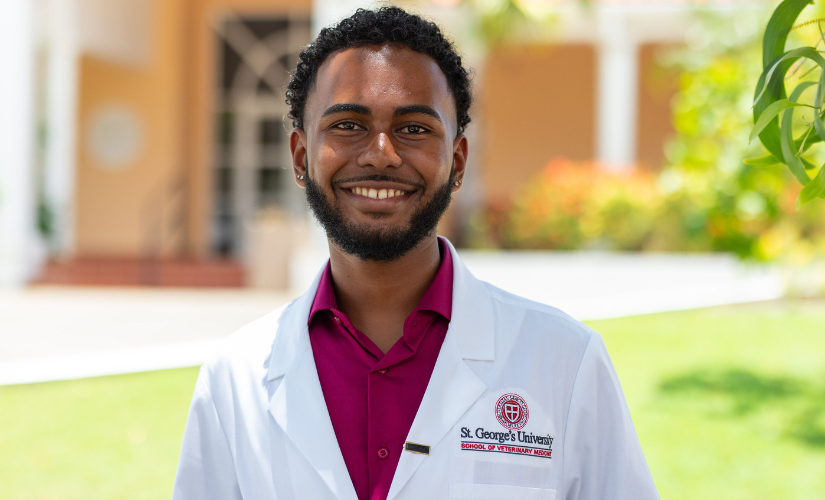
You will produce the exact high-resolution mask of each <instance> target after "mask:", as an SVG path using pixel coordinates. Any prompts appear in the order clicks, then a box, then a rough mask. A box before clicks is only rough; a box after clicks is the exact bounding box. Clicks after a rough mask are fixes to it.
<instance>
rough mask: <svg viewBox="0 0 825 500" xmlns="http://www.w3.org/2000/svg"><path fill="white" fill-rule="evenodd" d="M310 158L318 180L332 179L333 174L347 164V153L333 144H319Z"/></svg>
mask: <svg viewBox="0 0 825 500" xmlns="http://www.w3.org/2000/svg"><path fill="white" fill-rule="evenodd" d="M310 158H311V161H312V165H313V168H314V170H315V171H314V172H313V173H314V174H315V176H316V177H318V178H320V179H326V180H328V179H332V177H333V176H334V175H335V173H336V172H337V171H338V170H339V169H340V168H341V167H343V166H344V165H346V164H347V159H348V158H349V154H348V152H347V151H346V150H345V149H344V148H340V147H336V146H335V145H333V144H321V146H320V147H319V148H317V150H316V151H314V152H313V153H310Z"/></svg>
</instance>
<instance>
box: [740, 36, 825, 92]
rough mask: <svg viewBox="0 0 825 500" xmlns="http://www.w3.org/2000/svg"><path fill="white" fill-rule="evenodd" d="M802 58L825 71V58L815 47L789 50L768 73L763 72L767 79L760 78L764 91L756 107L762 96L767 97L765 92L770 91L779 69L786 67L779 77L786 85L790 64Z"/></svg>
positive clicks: (768, 69)
mask: <svg viewBox="0 0 825 500" xmlns="http://www.w3.org/2000/svg"><path fill="white" fill-rule="evenodd" d="M802 57H804V58H807V59H810V60H812V61H813V62H815V63H817V64H818V65H819V67H820V68H822V69H825V58H823V57H822V56H821V55H820V54H819V52H817V51H816V49H814V48H813V47H799V48H797V49H793V50H789V51H788V52H786V53H784V54H783V55H782V56H781V57H780V58H779V59H777V60H776V61H775V62H773V63H771V66H770V67H769V68H767V73H765V72H764V71H763V74H764V75H765V79H764V80H762V79H761V78H760V83H762V85H761V86H762V89H761V90H760V91H759V94H758V95H757V96H756V99H754V101H753V105H754V106H756V103H758V102H759V100H760V99H761V98H762V96H763V95H765V90H767V89H768V84H769V83H770V82H771V79H772V78H773V74H774V72H775V71H776V70H777V69H778V68H782V67H784V70H782V71H780V72H779V73H778V75H779V76H781V77H782V78H781V79H780V80H779V81H780V82H782V83H784V77H785V73H786V72H787V71H788V68H790V63H793V62H794V61H796V60H797V59H799V58H802ZM783 62H787V63H789V64H785V65H784V66H783V65H781V63H783ZM803 83H807V82H803Z"/></svg>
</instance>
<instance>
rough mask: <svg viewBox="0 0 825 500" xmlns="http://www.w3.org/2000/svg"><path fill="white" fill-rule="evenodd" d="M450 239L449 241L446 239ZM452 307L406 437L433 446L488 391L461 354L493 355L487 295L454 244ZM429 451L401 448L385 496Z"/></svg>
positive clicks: (400, 484) (489, 357) (391, 494)
mask: <svg viewBox="0 0 825 500" xmlns="http://www.w3.org/2000/svg"><path fill="white" fill-rule="evenodd" d="M448 244H449V242H448ZM448 246H449V248H450V252H451V253H452V257H453V311H452V320H451V321H450V326H449V328H448V330H447V336H446V337H445V339H444V344H443V345H442V346H441V352H440V353H439V355H438V360H437V361H436V363H435V367H434V368H433V373H432V376H430V382H429V384H428V385H427V390H426V392H425V393H424V398H423V399H422V400H421V406H419V408H418V412H417V413H416V416H415V420H414V421H413V424H412V427H411V428H410V432H409V434H408V435H407V440H408V441H411V442H414V443H419V444H424V445H428V446H430V447H432V448H434V447H435V446H436V445H437V444H438V443H439V442H441V440H442V439H443V438H444V436H446V435H447V433H448V432H449V431H450V429H452V428H453V427H454V426H455V425H456V423H457V422H458V420H459V419H460V418H461V416H462V415H464V413H466V411H467V410H468V409H469V408H470V407H471V406H472V405H473V403H475V402H476V400H477V399H478V398H479V397H480V396H481V395H482V394H483V393H484V391H486V390H487V386H486V385H485V384H484V382H483V381H482V380H481V379H479V378H478V376H477V375H476V374H475V373H474V372H473V370H472V369H470V367H469V366H468V365H467V363H466V362H465V359H473V360H485V361H492V360H493V359H495V339H494V328H493V312H492V303H491V300H490V295H489V293H488V292H487V289H486V288H485V286H484V284H483V283H482V282H480V281H479V280H477V279H476V278H475V277H474V276H473V275H472V274H470V271H469V270H468V269H467V267H466V266H465V265H464V263H463V262H461V260H460V259H459V258H458V254H456V251H455V249H454V248H453V246H452V245H448ZM428 459H429V457H428V456H427V455H420V454H416V453H409V452H406V451H402V452H401V458H400V460H399V462H398V467H397V468H396V470H395V476H394V477H393V481H392V485H391V486H390V491H389V494H388V495H387V499H388V500H393V498H395V497H396V495H398V493H399V492H400V491H401V489H402V488H403V487H404V485H406V484H407V482H408V481H409V480H410V478H411V477H412V476H413V474H414V473H415V471H416V469H418V467H419V466H420V465H421V464H422V463H423V462H424V461H425V460H428Z"/></svg>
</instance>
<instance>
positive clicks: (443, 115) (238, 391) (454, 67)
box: [173, 7, 658, 500]
mask: <svg viewBox="0 0 825 500" xmlns="http://www.w3.org/2000/svg"><path fill="white" fill-rule="evenodd" d="M471 101H472V98H471V93H470V83H469V78H468V74H467V71H466V70H465V69H464V68H463V66H462V63H461V58H460V57H459V56H458V55H457V54H456V52H455V50H454V49H453V47H452V45H451V44H450V42H449V41H447V40H446V39H445V38H444V37H443V35H442V33H441V32H440V30H439V28H438V27H437V26H436V25H434V24H432V23H429V22H426V21H424V20H422V19H421V18H420V17H418V16H414V15H411V14H408V13H406V12H404V11H403V10H401V9H398V8H394V7H387V8H382V9H380V10H378V11H366V10H359V11H358V12H356V13H355V14H354V15H353V16H352V17H350V18H347V19H345V20H343V21H341V22H340V23H339V24H338V25H337V26H335V27H332V28H328V29H325V30H323V31H321V33H320V34H319V35H318V38H317V39H316V40H315V42H313V43H312V44H311V45H310V46H308V47H307V48H306V49H305V50H304V51H303V52H302V53H301V54H300V61H299V63H298V66H297V68H296V69H295V71H294V72H293V75H292V80H291V81H290V83H289V87H288V90H287V102H288V103H289V104H290V106H291V111H290V117H291V118H292V120H293V125H294V127H295V128H294V129H293V131H292V134H291V136H290V147H291V151H292V159H293V169H294V173H295V179H296V182H297V183H298V184H299V185H300V186H302V187H305V188H306V195H307V201H308V203H309V206H310V207H311V209H312V212H313V213H314V214H315V217H316V218H317V219H318V221H319V222H320V223H321V225H322V226H323V228H324V229H325V230H326V233H327V236H328V239H329V250H330V259H329V262H328V263H327V265H326V266H325V267H324V269H322V270H321V271H320V272H319V275H318V277H317V278H316V280H315V282H314V283H313V285H312V286H311V287H310V289H309V291H307V293H306V294H305V295H304V296H302V297H301V298H299V299H297V300H295V301H294V302H292V303H290V304H288V305H286V306H285V307H283V308H281V309H279V310H278V311H275V312H273V313H272V314H270V315H268V316H265V317H263V318H261V319H259V320H257V321H256V322H254V323H252V324H250V325H247V326H246V327H244V328H243V329H241V330H240V331H239V332H238V333H236V334H235V335H233V336H232V337H231V338H230V339H229V341H228V342H227V343H226V345H225V347H224V349H222V350H221V353H220V354H218V355H216V356H215V357H214V358H213V359H211V360H210V361H209V362H207V363H206V364H205V365H204V366H203V367H202V368H201V372H200V375H199V377H198V382H197V385H196V388H195V394H194V397H193V400H192V407H191V409H190V414H189V420H188V422H187V425H186V432H185V436H184V442H183V447H182V451H181V457H180V463H179V465H178V474H177V478H176V481H175V489H174V493H173V498H174V499H178V500H185V499H191V500H195V499H198V500H200V499H216V500H217V499H241V498H243V499H279V500H280V499H302V500H323V499H346V500H384V499H399V500H406V499H409V500H413V499H415V500H421V499H448V498H455V499H488V500H492V499H502V500H516V499H519V500H521V499H533V500H554V499H557V498H558V499H571V500H572V499H592V500H596V499H628V500H631V499H633V500H637V499H641V500H646V499H654V498H658V497H657V494H656V489H655V487H654V485H653V481H652V479H651V477H650V473H649V471H648V469H647V465H646V463H645V460H644V456H643V455H642V451H641V448H640V446H639V443H638V440H637V438H636V434H635V431H634V429H633V424H632V422H631V419H630V414H629V412H628V410H627V405H626V404H625V400H624V397H623V395H622V392H621V388H620V386H619V382H618V380H617V378H616V374H615V371H614V370H613V366H612V365H611V363H610V359H609V357H608V355H607V352H606V350H605V347H604V344H603V342H602V340H601V338H600V337H599V335H598V334H597V333H595V332H593V331H591V330H589V329H588V328H587V327H586V326H584V325H582V324H581V323H579V322H577V321H575V320H573V319H572V318H570V317H568V316H566V315H565V314H563V313H561V312H560V311H558V310H557V309H554V308H552V307H549V306H545V305H542V304H537V303H534V302H530V301H527V300H525V299H523V298H520V297H518V296H515V295H512V294H509V293H507V292H504V291H502V290H499V289H496V288H495V287H493V286H491V285H489V284H486V283H483V282H481V281H478V280H477V279H476V278H474V277H473V276H472V274H470V272H469V271H468V270H467V268H466V267H465V266H464V264H463V263H462V262H461V260H460V259H459V257H458V255H457V254H456V253H455V249H454V248H453V247H452V245H451V244H450V243H449V242H448V241H447V240H446V239H443V238H439V237H437V236H436V225H437V223H438V221H439V219H440V218H441V216H442V215H443V213H444V211H445V210H446V209H447V207H448V205H449V203H450V198H451V196H452V193H454V192H456V191H458V190H459V189H460V188H461V184H462V181H463V178H464V175H465V173H466V172H465V167H466V160H467V138H466V137H465V136H464V134H463V131H464V128H465V127H466V126H467V124H468V123H469V122H470V118H469V115H468V110H469V107H470V103H471Z"/></svg>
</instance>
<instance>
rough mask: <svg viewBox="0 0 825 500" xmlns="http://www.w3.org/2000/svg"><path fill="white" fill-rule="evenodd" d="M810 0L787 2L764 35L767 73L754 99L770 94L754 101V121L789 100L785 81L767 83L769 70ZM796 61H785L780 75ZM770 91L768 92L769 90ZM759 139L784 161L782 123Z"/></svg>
mask: <svg viewBox="0 0 825 500" xmlns="http://www.w3.org/2000/svg"><path fill="white" fill-rule="evenodd" d="M809 3H810V0H784V1H783V2H782V3H780V4H779V5H778V6H777V7H776V10H774V12H773V15H771V19H770V21H768V25H767V27H766V28H765V35H764V37H763V39H762V67H763V68H764V71H763V72H762V74H761V75H760V77H759V82H758V84H757V86H756V90H755V92H754V98H755V97H756V96H759V95H761V94H762V93H763V92H767V93H768V97H767V98H766V99H762V100H761V101H758V100H756V99H754V102H756V103H757V104H756V105H755V106H754V107H753V120H754V122H756V120H758V119H759V115H761V114H762V112H763V111H764V110H765V108H767V107H768V106H769V105H770V104H771V103H772V102H774V101H777V100H779V99H784V98H785V97H787V94H786V93H785V81H784V76H783V78H773V79H771V80H767V79H766V78H765V76H766V73H767V71H768V70H769V68H770V67H772V66H773V63H774V62H775V61H777V60H778V59H779V58H781V57H783V53H784V52H785V43H786V41H787V39H788V33H790V31H791V28H793V25H794V22H795V21H796V18H797V17H799V14H800V13H801V12H802V11H803V10H804V9H805V7H807V6H808V5H809ZM792 64H793V62H791V61H788V60H785V61H783V62H782V63H781V64H780V66H781V67H780V68H778V71H779V74H781V75H785V73H787V72H788V69H789V68H790V67H791V65H792ZM766 89H767V90H766ZM759 140H760V141H762V144H763V145H764V146H765V148H767V150H768V151H769V152H770V153H771V154H773V155H774V156H775V157H777V158H782V156H783V154H782V148H781V144H780V143H781V140H780V133H779V122H778V120H773V121H771V123H769V124H768V126H767V127H765V129H764V130H763V131H762V132H761V133H760V134H759Z"/></svg>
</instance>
